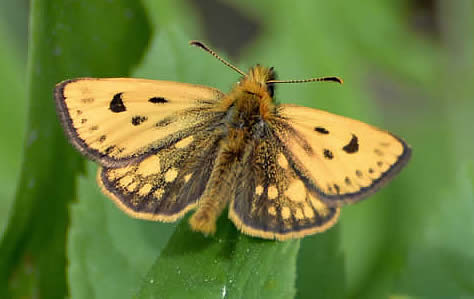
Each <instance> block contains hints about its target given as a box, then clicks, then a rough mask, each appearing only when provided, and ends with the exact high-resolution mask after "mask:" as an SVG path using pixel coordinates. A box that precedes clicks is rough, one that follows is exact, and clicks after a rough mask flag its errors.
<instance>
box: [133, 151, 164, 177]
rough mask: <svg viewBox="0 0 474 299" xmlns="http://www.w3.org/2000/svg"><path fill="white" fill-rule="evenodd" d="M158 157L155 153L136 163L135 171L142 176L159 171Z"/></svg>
mask: <svg viewBox="0 0 474 299" xmlns="http://www.w3.org/2000/svg"><path fill="white" fill-rule="evenodd" d="M160 167H161V165H160V158H158V156H156V155H152V156H150V157H148V158H146V159H145V160H143V161H142V162H140V164H139V165H138V169H137V173H138V174H141V175H143V176H149V175H151V174H155V173H159V172H160Z"/></svg>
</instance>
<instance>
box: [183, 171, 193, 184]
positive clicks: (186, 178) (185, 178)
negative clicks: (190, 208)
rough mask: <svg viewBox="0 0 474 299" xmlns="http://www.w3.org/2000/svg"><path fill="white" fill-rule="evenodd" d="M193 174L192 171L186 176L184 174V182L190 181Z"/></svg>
mask: <svg viewBox="0 0 474 299" xmlns="http://www.w3.org/2000/svg"><path fill="white" fill-rule="evenodd" d="M192 175H193V174H192V173H190V174H187V175H185V176H184V182H185V183H187V182H189V180H190V179H191V176H192Z"/></svg>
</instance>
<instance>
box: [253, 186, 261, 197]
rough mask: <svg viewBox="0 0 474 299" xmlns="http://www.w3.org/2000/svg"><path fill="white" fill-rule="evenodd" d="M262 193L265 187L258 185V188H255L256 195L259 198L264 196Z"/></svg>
mask: <svg viewBox="0 0 474 299" xmlns="http://www.w3.org/2000/svg"><path fill="white" fill-rule="evenodd" d="M262 192H263V187H262V185H258V186H257V187H255V194H257V195H258V196H260V195H262Z"/></svg>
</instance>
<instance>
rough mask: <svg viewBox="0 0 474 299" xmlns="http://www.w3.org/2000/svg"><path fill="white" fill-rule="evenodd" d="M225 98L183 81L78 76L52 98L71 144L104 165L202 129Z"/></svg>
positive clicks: (120, 162) (63, 84)
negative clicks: (217, 105)
mask: <svg viewBox="0 0 474 299" xmlns="http://www.w3.org/2000/svg"><path fill="white" fill-rule="evenodd" d="M222 96H223V94H222V93H221V92H220V91H218V90H217V89H213V88H209V87H205V86H199V85H192V84H186V83H178V82H170V81H155V80H145V79H130V78H105V79H93V78H82V79H73V80H67V81H64V82H61V83H59V84H58V85H57V86H56V89H55V100H56V107H57V111H58V114H59V116H60V118H61V120H62V124H63V127H64V128H65V131H66V133H67V135H68V136H69V139H70V140H71V142H72V144H74V145H75V146H76V148H78V149H79V150H80V151H81V152H82V153H84V154H85V155H86V156H88V157H89V158H91V159H93V160H95V161H97V162H99V163H101V164H102V165H104V166H107V167H116V166H123V165H126V164H128V163H129V162H130V160H132V159H134V158H136V157H139V156H141V155H143V154H146V153H147V152H149V151H152V150H154V149H159V148H163V147H166V146H167V145H168V144H170V143H173V142H175V141H176V140H179V139H181V138H184V137H186V136H189V135H190V134H191V132H192V131H193V130H194V129H196V128H206V127H209V126H210V125H211V124H212V123H216V119H217V118H219V117H220V116H218V115H216V113H215V112H213V108H214V106H215V103H216V102H217V101H218V100H219V99H220V98H221V97H222Z"/></svg>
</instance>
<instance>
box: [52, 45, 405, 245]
mask: <svg viewBox="0 0 474 299" xmlns="http://www.w3.org/2000/svg"><path fill="white" fill-rule="evenodd" d="M191 44H192V45H195V46H198V47H200V48H202V49H204V50H206V51H207V52H209V53H210V54H212V55H214V56H215V57H216V58H217V59H219V60H220V61H221V62H223V63H224V64H226V65H227V66H229V67H230V68H232V69H234V70H235V71H237V72H238V73H240V74H241V75H242V78H241V79H240V81H239V82H238V83H237V84H236V85H235V86H234V88H233V89H232V91H231V92H230V93H228V94H224V93H222V92H220V91H219V90H217V89H214V88H210V87H205V86H199V85H193V84H186V83H178V82H171V81H153V80H145V79H129V78H107V79H94V78H79V79H72V80H67V81H63V82H61V83H59V84H58V85H57V86H56V89H55V99H56V105H57V111H58V114H59V116H60V118H61V121H62V124H63V126H64V129H65V132H66V134H67V135H68V136H69V139H70V141H71V143H72V144H73V145H74V146H75V147H76V148H77V149H78V150H79V151H80V152H81V153H83V154H84V155H85V156H87V157H88V158H90V159H92V160H94V161H96V162H97V163H99V164H100V165H101V166H102V167H101V168H100V169H99V171H98V176H97V180H98V182H99V184H100V186H101V188H102V190H103V192H104V193H105V194H106V195H107V196H109V197H110V198H111V199H112V200H114V202H115V203H116V204H117V205H118V206H119V207H120V208H121V209H123V210H124V211H125V212H126V213H128V214H130V215H131V216H133V217H137V218H142V219H147V220H157V221H166V222H168V221H176V220H177V219H178V218H180V217H182V216H183V215H184V214H185V213H186V212H188V211H189V210H191V209H196V212H195V213H194V214H193V215H192V217H191V218H190V220H189V222H190V224H191V227H192V229H193V230H195V231H200V232H203V233H205V234H212V233H214V232H215V230H216V220H217V218H218V217H219V215H220V214H221V213H222V211H223V210H224V209H225V208H226V207H227V206H228V207H229V218H230V219H231V220H232V221H233V222H234V224H235V225H236V226H237V227H238V228H239V229H240V230H241V231H242V232H243V233H246V234H248V235H251V236H257V237H262V238H267V239H278V240H286V239H291V238H300V237H303V236H305V235H309V234H314V233H317V232H321V231H324V230H326V229H328V228H330V227H331V226H333V225H334V224H335V223H336V222H337V219H338V217H339V209H340V208H339V207H340V206H342V205H345V204H349V203H354V202H357V201H359V200H361V199H363V198H365V197H366V196H368V195H370V194H372V193H373V192H375V191H376V190H377V189H378V188H380V187H381V186H382V185H383V184H384V183H385V182H387V181H389V180H390V179H391V178H392V177H393V176H394V175H395V174H397V173H398V172H399V171H400V169H401V168H402V167H403V166H404V165H405V164H406V163H407V161H408V160H409V158H410V154H411V150H410V147H409V146H408V145H407V144H406V143H405V142H404V141H403V140H402V139H400V138H398V137H396V136H394V135H392V134H390V133H389V132H387V131H383V130H380V129H377V128H375V127H372V126H370V125H368V124H365V123H362V122H359V121H356V120H352V119H349V118H345V117H342V116H338V115H334V114H331V113H328V112H325V111H321V110H316V109H311V108H306V107H301V106H296V105H278V104H276V103H275V102H274V99H273V93H274V86H275V84H278V83H300V82H311V81H334V82H339V83H342V80H341V79H339V78H338V77H323V78H313V79H308V80H289V81H279V80H276V78H275V72H274V70H273V68H267V67H263V66H260V65H257V66H255V67H252V68H251V69H250V70H249V73H248V74H245V73H244V72H242V71H241V70H239V69H238V68H236V67H235V66H233V65H231V64H230V63H228V62H227V61H225V60H223V59H222V58H220V57H219V56H218V55H217V54H216V53H215V52H213V51H212V50H211V49H209V48H208V47H207V46H205V45H204V44H203V43H201V42H197V41H192V42H191Z"/></svg>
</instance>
